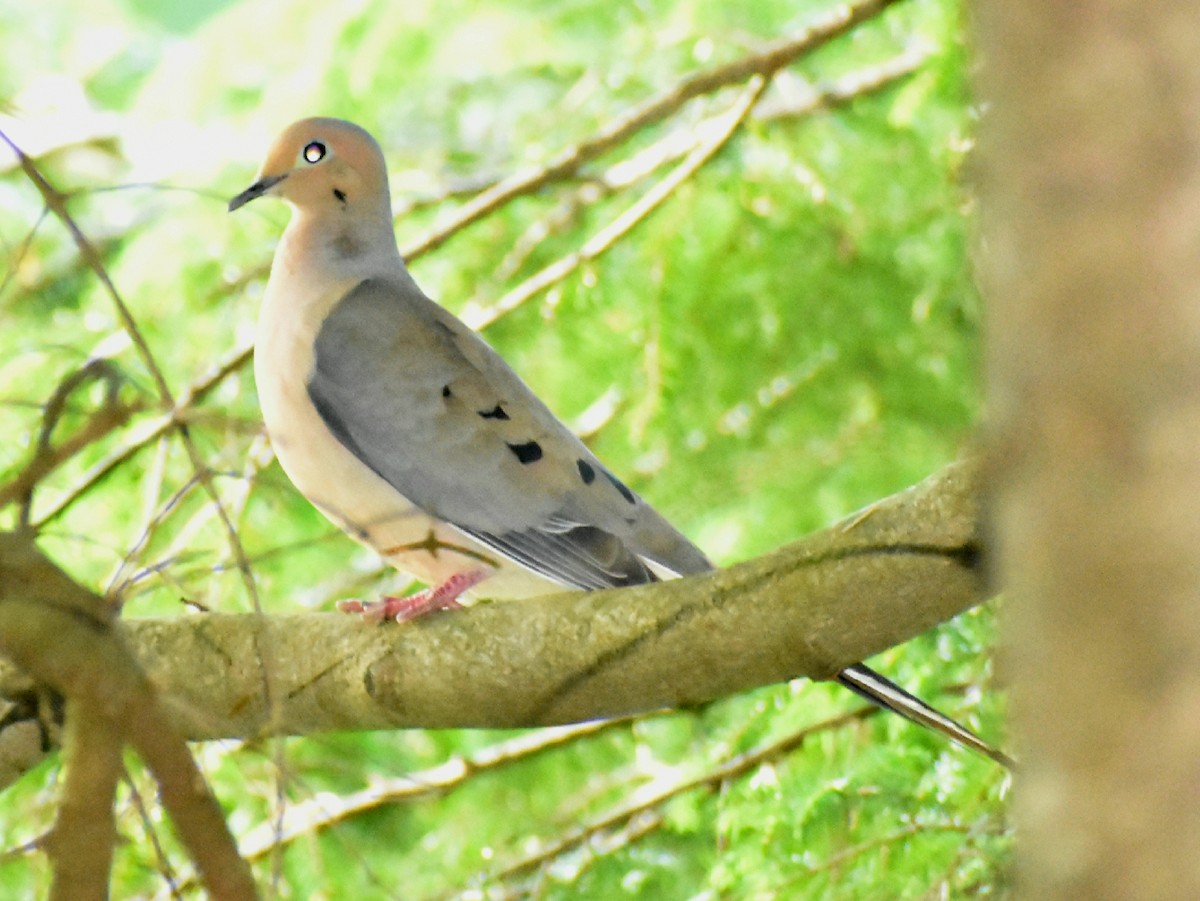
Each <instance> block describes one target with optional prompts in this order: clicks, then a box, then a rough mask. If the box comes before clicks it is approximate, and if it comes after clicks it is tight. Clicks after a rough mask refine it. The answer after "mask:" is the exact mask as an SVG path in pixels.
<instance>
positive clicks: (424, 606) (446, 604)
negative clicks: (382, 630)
mask: <svg viewBox="0 0 1200 901" xmlns="http://www.w3.org/2000/svg"><path fill="white" fill-rule="evenodd" d="M489 575H490V572H489V571H488V570H486V569H471V570H467V571H466V572H462V573H455V574H454V575H453V576H451V577H450V578H449V579H447V580H446V581H445V582H443V583H442V584H441V585H437V586H435V587H433V588H426V589H425V590H424V591H418V592H417V593H416V594H410V595H408V596H407V597H402V598H397V597H384V598H381V599H380V600H378V601H339V602H338V605H337V608H338V610H339V611H341V612H342V613H361V614H362V616H363V619H365V620H367V621H368V622H376V623H381V622H387V621H388V620H394V621H395V622H398V623H403V622H407V621H408V620H410V619H417V618H418V617H421V616H424V615H425V614H427V613H434V612H436V611H438V610H461V609H462V604H460V603H459V602H458V598H459V595H461V594H462V593H463V592H464V591H468V590H470V589H472V588H474V587H475V586H476V585H478V584H479V583H480V582H482V581H483V580H484V579H486V578H487V577H488V576H489Z"/></svg>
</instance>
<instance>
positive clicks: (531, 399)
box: [307, 279, 711, 589]
mask: <svg viewBox="0 0 1200 901" xmlns="http://www.w3.org/2000/svg"><path fill="white" fill-rule="evenodd" d="M307 387H308V394H309V397H310V398H311V399H312V402H313V405H314V406H315V407H316V409H317V412H318V413H319V414H320V416H321V418H322V420H323V421H324V422H325V424H326V426H327V427H328V428H329V430H330V431H331V432H332V433H333V434H334V435H335V436H336V437H337V439H338V440H339V441H340V442H341V443H342V444H343V445H344V446H345V447H346V448H347V449H348V450H349V451H350V452H351V453H353V454H354V455H355V456H357V457H358V458H359V459H360V460H361V461H362V462H363V463H364V464H365V465H366V466H368V467H369V468H371V469H372V470H373V471H374V472H376V473H377V474H378V475H379V476H380V477H382V478H383V479H384V480H386V481H387V482H388V483H390V484H391V485H392V486H393V487H394V488H395V489H396V490H397V491H399V492H400V493H401V494H402V495H404V496H405V497H406V498H408V499H409V500H410V501H411V502H412V503H414V504H416V505H417V506H418V507H420V508H421V509H422V510H424V511H425V512H427V513H429V514H430V515H432V516H435V517H436V518H438V519H440V520H442V521H444V522H446V523H449V524H450V525H451V526H453V527H455V528H456V529H458V530H459V531H461V532H462V533H463V534H465V535H468V536H470V537H472V538H474V539H475V540H477V541H479V542H480V543H481V544H484V545H486V546H488V547H490V548H492V549H493V550H495V551H496V552H497V553H500V554H502V555H504V556H505V557H508V558H509V559H511V560H513V561H514V562H516V563H518V564H520V565H522V566H525V567H527V568H528V569H531V570H533V571H534V572H536V573H539V574H540V575H543V576H545V577H546V578H549V579H551V580H553V581H556V582H559V583H561V584H564V585H571V586H575V587H578V588H583V589H597V588H608V587H617V586H622V585H633V584H640V583H643V582H649V581H653V580H654V578H655V576H654V574H653V571H652V570H651V569H650V568H649V567H648V566H647V565H646V563H645V562H644V560H643V559H642V558H647V559H650V560H653V561H655V562H657V563H659V564H661V565H663V566H665V567H667V568H669V569H671V570H673V571H674V572H678V573H688V572H699V571H702V570H705V569H709V568H711V564H710V563H709V562H708V560H707V558H705V557H704V555H703V554H702V553H701V552H700V550H699V549H698V548H696V546H695V545H693V544H692V543H691V542H690V541H688V540H687V538H685V537H684V536H683V535H682V534H680V533H679V532H678V531H677V530H675V529H674V528H673V527H672V526H671V525H670V524H669V523H668V522H667V521H666V520H665V519H663V517H662V516H660V515H659V514H658V513H657V512H656V511H654V510H653V509H652V508H651V507H650V506H649V505H648V504H646V503H645V501H643V500H642V499H641V498H639V497H638V496H637V495H636V494H634V493H633V492H632V491H630V490H629V489H628V488H626V487H625V486H624V485H623V484H621V482H620V481H619V480H617V479H616V477H615V476H613V475H612V474H611V473H609V472H608V470H607V469H605V468H604V467H603V465H602V464H601V463H600V462H599V461H598V460H597V459H596V458H595V457H594V456H593V455H592V454H591V452H590V451H588V450H587V448H586V447H584V445H583V444H582V442H580V441H579V440H578V439H577V438H576V437H575V436H574V435H573V434H571V432H570V430H569V429H567V428H566V426H564V425H563V424H562V423H561V422H559V421H558V419H557V418H555V416H554V415H553V413H551V412H550V410H549V409H547V408H546V407H545V405H544V404H542V403H541V401H540V400H538V399H537V397H536V396H535V395H534V394H533V392H532V391H530V390H529V388H528V387H527V386H526V385H525V383H524V382H522V381H521V379H520V378H519V377H518V376H517V375H516V374H515V373H514V372H513V371H512V370H511V369H510V368H509V367H508V365H507V364H506V363H505V362H504V361H503V360H502V359H501V358H500V357H499V356H498V355H497V354H496V353H495V351H493V350H492V349H491V348H490V347H489V346H488V345H487V344H486V343H485V342H484V341H483V340H482V339H481V338H479V337H478V336H477V335H475V333H474V332H472V331H470V329H468V328H467V327H466V326H464V325H462V323H460V322H459V321H458V320H457V319H455V318H454V317H453V316H451V315H450V314H449V313H448V312H446V311H445V310H443V309H442V308H441V307H439V306H438V305H437V304H435V303H434V302H433V301H431V300H429V299H428V298H427V297H425V296H424V295H423V294H422V293H420V291H419V290H418V289H417V288H416V287H415V285H413V283H412V282H411V281H399V280H396V281H393V280H385V279H368V280H366V281H363V282H361V283H360V284H359V285H358V286H357V287H355V288H354V289H353V290H352V291H350V292H349V293H348V294H347V295H346V296H345V297H344V298H342V300H341V301H339V302H338V303H337V304H336V306H335V307H334V308H333V310H332V311H331V313H330V315H329V317H328V318H327V319H326V320H325V322H324V324H323V325H322V327H321V329H320V331H319V333H318V335H317V338H316V342H315V346H314V363H313V371H312V372H311V373H309V375H308V382H307ZM597 474H599V475H600V476H601V477H599V478H597Z"/></svg>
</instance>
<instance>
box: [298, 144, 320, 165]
mask: <svg viewBox="0 0 1200 901" xmlns="http://www.w3.org/2000/svg"><path fill="white" fill-rule="evenodd" d="M325 152H326V151H325V145H324V144H322V143H321V142H320V141H311V142H309V143H308V144H305V145H304V150H302V151H301V152H300V155H301V156H302V157H304V162H306V163H319V162H321V160H323V159H325Z"/></svg>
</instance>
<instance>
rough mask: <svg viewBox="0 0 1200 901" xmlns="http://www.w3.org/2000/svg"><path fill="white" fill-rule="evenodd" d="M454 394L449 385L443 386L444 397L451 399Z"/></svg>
mask: <svg viewBox="0 0 1200 901" xmlns="http://www.w3.org/2000/svg"><path fill="white" fill-rule="evenodd" d="M453 393H454V392H453V391H451V390H450V386H449V385H442V397H449V396H450V395H451V394H453Z"/></svg>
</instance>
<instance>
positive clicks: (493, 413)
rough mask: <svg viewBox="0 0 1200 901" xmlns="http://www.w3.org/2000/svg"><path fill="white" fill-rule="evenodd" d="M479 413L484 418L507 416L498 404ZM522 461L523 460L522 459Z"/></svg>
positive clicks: (539, 453)
mask: <svg viewBox="0 0 1200 901" xmlns="http://www.w3.org/2000/svg"><path fill="white" fill-rule="evenodd" d="M479 415H480V416H482V417H483V418H484V419H508V418H509V415H508V414H507V413H505V412H504V408H503V407H502V406H500V405H499V404H496V406H494V407H492V409H490V410H480V411H479ZM509 447H512V445H511V444H510V445H509ZM538 456H539V457H540V456H541V452H540V451H539V452H538ZM522 462H524V461H522Z"/></svg>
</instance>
